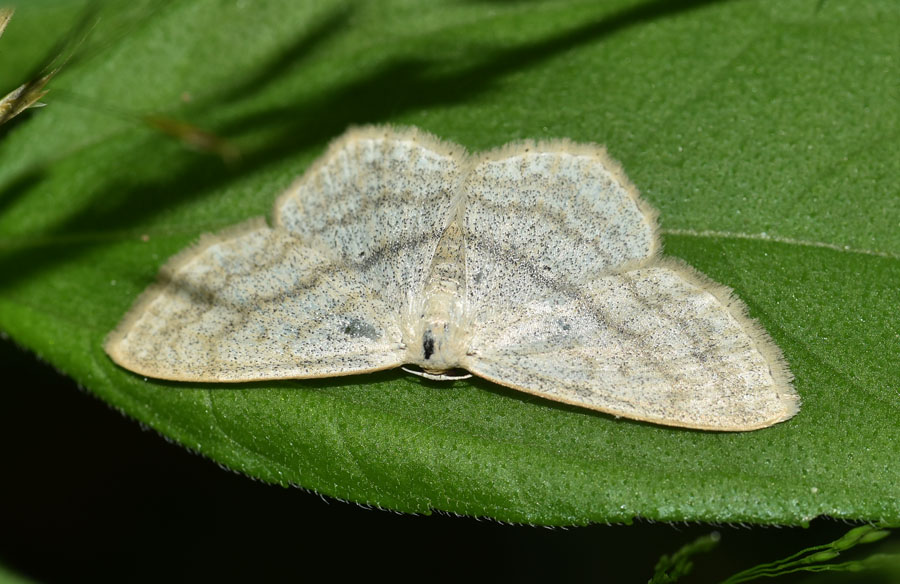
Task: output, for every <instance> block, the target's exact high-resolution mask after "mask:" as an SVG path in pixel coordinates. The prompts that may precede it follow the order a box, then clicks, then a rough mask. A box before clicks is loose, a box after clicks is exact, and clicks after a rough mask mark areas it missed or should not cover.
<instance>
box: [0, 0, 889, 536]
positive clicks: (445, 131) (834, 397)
mask: <svg viewBox="0 0 900 584" xmlns="http://www.w3.org/2000/svg"><path fill="white" fill-rule="evenodd" d="M79 14H80V6H78V5H75V4H72V3H50V2H39V3H28V5H27V6H23V7H21V8H20V10H19V11H18V12H17V13H16V16H15V17H14V18H13V20H12V21H11V22H10V25H9V27H8V28H7V30H6V32H5V34H4V35H3V38H2V39H0V94H5V93H6V91H9V90H11V89H13V88H15V87H17V86H18V85H20V84H22V83H23V82H25V81H26V80H27V75H28V74H29V72H30V71H32V70H33V69H34V67H36V66H38V65H40V63H41V62H42V60H43V59H45V58H46V57H47V56H48V55H49V54H51V53H52V47H53V46H54V45H55V44H56V43H57V42H58V41H59V40H60V39H63V38H65V37H66V34H67V31H69V30H72V27H74V26H75V23H76V22H77V20H78V18H79ZM100 16H101V18H100V19H99V20H98V24H97V25H96V26H95V28H94V29H93V31H92V32H91V34H90V36H89V37H88V39H87V40H86V41H84V43H82V44H81V45H79V48H78V50H77V52H78V56H77V57H76V58H74V59H73V60H72V61H71V62H69V63H68V64H67V65H66V66H65V67H64V68H63V70H62V71H60V73H59V74H58V76H57V77H56V78H54V79H53V80H52V82H51V83H50V84H49V85H48V89H50V93H48V94H47V96H46V97H45V98H44V99H43V101H45V102H46V103H47V104H48V106H47V107H45V108H41V109H38V110H28V111H27V112H25V113H23V114H22V115H20V116H18V117H17V118H16V119H15V120H13V121H11V122H10V123H9V124H6V125H5V126H3V127H2V128H0V273H2V274H3V276H2V279H0V330H3V331H5V332H6V333H7V334H8V335H9V336H10V337H11V338H12V339H13V340H14V341H15V342H17V343H19V344H21V345H24V346H26V347H28V348H30V349H31V350H33V351H34V352H35V353H37V355H39V356H40V357H41V358H43V359H45V360H47V361H48V362H49V363H50V364H51V365H53V366H54V367H57V368H59V369H60V370H62V371H64V372H66V373H67V374H68V375H71V376H72V377H73V378H74V379H76V380H77V381H78V382H79V383H80V384H82V385H84V386H85V387H87V388H88V389H89V390H90V391H91V392H93V393H94V394H96V395H97V396H99V397H101V398H102V399H104V400H106V401H107V402H108V403H110V404H112V405H113V406H115V407H116V408H119V409H121V410H122V411H124V412H126V413H127V414H128V415H129V416H131V417H133V418H135V419H136V420H139V421H140V422H142V423H144V424H147V425H149V426H150V427H152V428H155V429H156V430H158V431H159V432H160V433H162V434H164V435H165V436H168V437H170V438H172V439H174V440H176V441H178V442H179V443H181V444H183V445H184V446H185V447H187V448H190V449H193V450H195V451H197V452H199V453H201V454H203V455H204V456H207V457H209V458H212V459H214V460H216V461H217V462H219V463H221V464H223V465H226V466H228V467H230V468H232V469H235V470H238V471H240V472H243V473H246V474H248V475H251V476H253V477H257V478H259V479H262V480H265V481H269V482H274V483H279V484H283V485H289V484H295V485H300V486H303V487H305V488H309V489H314V490H316V491H318V492H320V493H324V494H327V495H330V496H333V497H340V498H344V499H350V500H353V501H358V502H361V503H366V504H370V505H376V506H380V507H389V508H392V509H397V510H401V511H409V512H419V513H427V512H429V511H430V510H432V509H440V510H444V511H450V512H455V513H464V514H469V515H484V516H491V517H495V518H498V519H502V520H505V521H518V522H530V523H542V524H581V523H586V522H591V521H609V522H618V521H626V522H627V521H630V520H631V519H632V518H633V517H636V516H640V517H646V518H651V519H658V520H671V521H675V520H707V521H729V522H766V523H768V522H777V523H783V524H805V523H806V522H808V521H809V520H810V519H811V518H813V517H815V516H817V515H821V514H827V515H831V516H834V517H842V518H853V519H887V520H894V521H896V520H898V519H900V498H897V497H896V485H897V484H900V464H898V462H897V461H898V460H900V441H898V440H897V437H896V435H897V430H896V428H897V426H896V420H897V417H898V413H900V393H898V390H897V387H898V386H897V381H896V380H897V379H898V377H900V365H898V362H900V360H898V355H900V334H898V326H897V311H898V306H900V286H898V282H900V197H898V196H897V186H896V185H897V184H898V177H900V158H898V157H897V155H896V154H897V152H898V142H900V123H898V120H900V108H898V107H897V103H898V84H897V82H896V80H897V79H898V78H900V47H898V45H897V42H896V31H897V30H898V26H900V7H898V4H897V3H896V2H893V1H892V0H872V1H870V2H864V3H861V2H850V1H849V0H828V1H827V2H824V3H822V2H820V1H818V0H804V1H800V0H796V1H794V0H791V1H784V0H745V1H730V2H725V1H721V2H712V1H703V0H669V1H662V0H658V1H655V2H653V1H650V2H637V1H633V0H617V1H612V2H603V3H598V2H596V1H595V0H582V1H570V2H542V1H530V2H501V1H495V2H489V1H483V2H475V1H473V2H453V1H449V0H448V1H446V2H429V3H420V2H416V1H412V0H408V1H403V0H391V1H384V2H306V3H299V2H295V1H293V0H270V1H267V2H245V3H235V2H227V3H226V2H210V1H201V0H181V1H179V2H164V3H163V2H150V1H145V2H142V3H121V4H119V3H112V4H109V5H104V6H101V15H100ZM4 88H5V89H4ZM149 115H163V116H167V117H169V118H171V119H173V120H180V121H182V122H186V123H188V124H190V125H191V127H196V128H202V129H204V130H206V131H209V132H212V133H213V134H214V135H216V136H219V137H221V138H222V139H227V140H228V141H229V143H231V144H234V145H235V146H236V147H237V148H239V149H240V151H241V153H242V156H241V159H240V161H239V162H237V163H235V164H231V165H226V164H224V163H223V162H222V161H221V160H220V159H219V158H218V157H217V156H215V155H211V154H210V153H209V152H193V151H190V150H189V149H188V148H187V147H186V142H190V141H189V140H187V139H186V137H185V136H184V135H183V134H179V133H178V132H174V133H173V132H169V133H168V134H167V133H166V132H165V131H160V128H159V127H158V126H153V125H151V124H148V123H145V122H144V121H143V120H145V119H146V116H149ZM373 122H374V123H398V124H413V125H417V126H420V127H423V128H425V129H427V130H429V131H431V132H433V133H435V134H437V135H438V136H441V137H444V138H447V139H450V140H453V141H456V142H459V143H461V144H464V145H465V146H467V147H469V148H470V149H472V150H479V149H484V148H488V147H492V146H496V145H499V144H503V143H505V142H508V141H511V140H515V139H520V138H538V139H540V138H544V137H568V138H571V139H573V140H576V141H597V142H604V143H606V144H607V145H608V147H609V149H610V151H611V153H612V154H613V155H614V156H615V157H617V158H618V159H620V160H621V161H622V163H623V165H624V167H625V169H626V170H627V172H628V174H629V175H630V177H631V178H632V180H633V181H634V182H635V183H636V184H637V185H638V187H639V188H641V190H642V191H643V193H644V195H645V196H646V198H647V199H648V200H650V201H651V202H652V203H653V204H654V205H655V206H656V207H658V208H659V209H660V211H661V223H662V226H663V228H664V231H663V235H664V241H665V244H666V250H667V253H668V254H670V255H674V256H678V257H681V258H683V259H684V260H686V261H687V262H688V263H690V264H692V265H693V266H695V267H697V268H698V269H700V270H701V271H703V272H705V273H706V274H707V275H709V276H710V277H712V278H713V279H715V280H716V281H718V282H721V283H723V284H727V285H728V286H731V287H733V288H734V289H735V292H736V293H737V294H738V295H739V296H740V297H741V298H742V299H743V300H744V301H745V302H746V303H747V304H748V306H749V307H750V311H751V313H752V315H753V316H754V317H756V318H758V319H759V320H760V321H761V322H762V324H763V325H764V326H765V327H766V328H767V330H769V331H770V333H771V334H772V336H773V337H774V339H775V341H776V342H777V343H778V344H779V345H780V346H781V347H782V349H783V350H784V352H785V355H786V357H787V359H788V361H789V363H790V365H791V368H792V370H793V372H794V374H795V375H796V387H797V390H798V391H799V393H800V394H801V396H802V398H803V400H804V403H803V408H802V410H801V412H800V414H799V415H798V416H797V417H796V418H794V419H792V420H790V421H789V422H787V423H783V424H779V425H777V426H775V427H773V428H771V429H767V430H761V431H756V432H751V433H739V434H721V433H710V432H697V431H687V430H679V429H672V428H663V427H658V426H653V425H649V424H642V423H638V422H633V421H628V420H621V419H614V418H612V417H610V416H605V415H602V414H596V413H591V412H588V411H583V410H579V409H577V408H573V407H568V406H564V405H560V404H554V403H550V402H547V401H544V400H540V399H537V398H533V397H529V396H527V395H523V394H520V393H517V392H515V391H512V390H507V389H504V388H501V387H498V386H495V385H492V384H490V383H487V382H482V381H477V380H476V381H472V382H471V383H469V382H466V383H460V382H457V383H454V384H443V385H442V384H436V383H430V382H426V381H423V380H420V379H418V378H413V377H411V376H408V375H405V374H402V373H397V372H387V373H382V374H377V375H369V376H359V377H352V378H339V379H333V380H324V381H292V382H282V383H259V384H250V385H241V386H218V385H196V384H175V383H164V382H158V381H153V380H147V379H143V378H141V377H138V376H135V375H132V374H130V373H128V372H127V371H123V370H121V369H119V368H117V367H116V366H114V365H113V364H112V363H111V362H110V361H109V359H108V358H107V357H106V355H105V354H104V353H103V350H102V348H101V342H102V340H103V338H104V336H105V334H106V333H107V332H108V331H109V330H111V329H112V328H113V327H114V326H115V325H116V323H117V322H118V320H119V319H120V318H121V316H122V315H123V314H124V313H125V311H126V310H127V308H128V307H129V306H130V304H131V303H132V302H133V300H134V299H135V297H136V296H137V295H138V294H139V293H140V292H141V291H142V290H143V289H144V288H145V287H146V286H147V285H148V284H150V283H151V282H152V281H153V280H154V277H155V274H156V272H157V270H158V268H159V266H160V265H162V264H163V263H164V262H165V260H166V258H167V257H169V256H170V255H171V254H173V253H175V252H177V251H178V250H180V249H181V248H183V247H184V246H186V245H188V244H189V243H191V242H192V241H193V240H195V239H196V238H197V236H198V235H199V234H201V233H203V232H206V231H210V230H215V229H219V228H222V227H225V226H227V225H230V224H233V223H237V222H239V221H242V220H245V219H247V218H249V217H251V216H255V215H261V214H266V213H268V212H269V209H270V207H271V205H272V203H273V201H274V199H275V197H276V195H277V194H278V193H279V192H280V191H281V190H282V189H283V188H285V187H286V186H287V185H288V184H289V183H290V182H291V181H292V180H293V178H294V177H295V176H297V175H299V174H301V173H302V172H303V171H304V169H305V168H306V167H307V166H308V165H309V163H310V162H311V161H312V160H314V159H315V157H316V156H317V155H318V154H320V153H321V152H322V150H323V148H324V147H325V145H326V143H327V142H328V140H330V139H331V138H333V137H335V136H337V135H339V134H340V133H342V132H343V131H344V129H345V128H346V127H347V126H348V125H349V124H353V123H373Z"/></svg>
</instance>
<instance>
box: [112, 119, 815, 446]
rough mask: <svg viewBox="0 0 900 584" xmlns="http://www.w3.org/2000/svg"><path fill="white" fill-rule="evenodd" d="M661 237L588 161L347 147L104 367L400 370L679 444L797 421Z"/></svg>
mask: <svg viewBox="0 0 900 584" xmlns="http://www.w3.org/2000/svg"><path fill="white" fill-rule="evenodd" d="M656 217H657V213H656V211H655V210H654V209H653V208H652V207H651V206H650V205H649V204H647V203H646V202H645V201H644V200H642V199H641V198H640V197H639V195H638V192H637V189H636V188H635V187H634V186H633V185H632V184H631V182H630V181H629V180H628V178H627V177H626V176H625V174H624V172H623V171H622V169H621V168H620V166H619V165H618V164H617V163H615V162H613V161H612V160H611V159H610V158H609V156H608V155H607V153H606V151H605V150H604V149H603V148H602V147H599V146H596V145H590V144H576V143H573V142H570V141H567V140H558V141H550V142H538V143H535V142H518V143H513V144H509V145H506V146H503V147H501V148H498V149H495V150H492V151H489V152H485V153H480V154H474V155H473V154H468V153H467V152H466V151H465V150H464V149H463V148H462V147H460V146H458V145H456V144H452V143H450V142H446V141H442V140H439V139H437V138H435V137H433V136H431V135H429V134H427V133H425V132H422V131H420V130H418V129H415V128H393V127H363V128H356V129H351V130H350V131H348V132H347V133H346V134H345V135H344V136H342V137H340V138H339V139H337V140H336V141H335V142H333V143H332V144H331V146H330V147H329V148H328V150H327V152H326V153H325V154H324V155H323V156H322V157H321V158H320V159H319V160H318V161H317V162H315V163H314V164H313V165H312V166H311V167H310V168H309V169H308V170H307V171H306V173H305V174H304V175H303V176H302V177H301V178H300V179H299V180H298V181H297V182H296V183H295V184H294V185H292V186H291V187H290V188H289V189H288V190H287V192H285V193H284V194H282V195H281V196H280V197H279V198H278V200H277V202H276V203H275V207H274V212H273V218H272V224H271V226H270V225H269V224H267V222H266V221H265V220H264V219H263V218H256V219H253V220H250V221H248V222H246V223H243V224H241V225H238V226H235V227H232V228H229V229H226V230H224V231H222V232H221V233H217V234H214V235H205V236H203V237H201V239H200V240H199V242H198V243H197V244H195V245H193V246H192V247H190V248H188V249H186V250H184V251H183V252H181V253H180V254H178V255H176V256H175V257H174V258H172V259H171V260H170V261H169V262H168V263H167V264H166V265H165V266H164V267H163V269H162V271H161V274H160V277H159V281H158V282H157V283H156V284H155V285H153V286H151V287H150V288H149V289H148V290H147V291H146V292H145V293H144V294H143V295H142V296H141V297H140V298H139V299H138V300H137V301H136V303H135V304H134V306H133V307H132V309H131V310H130V311H129V312H128V313H127V314H126V315H125V317H124V318H123V320H122V322H121V323H120V324H119V326H118V327H117V328H116V329H115V330H114V331H113V332H112V333H110V334H109V336H108V337H107V339H106V343H105V348H106V351H107V353H108V354H109V356H110V357H111V358H112V359H113V360H114V361H115V362H116V363H118V364H119V365H121V366H122V367H124V368H126V369H129V370H131V371H133V372H135V373H139V374H141V375H146V376H149V377H155V378H160V379H170V380H178V381H195V382H223V383H224V382H243V381H259V380H274V379H295V378H315V377H329V376H338V375H353V374H359V373H365V372H372V371H379V370H383V369H390V368H395V367H400V366H403V367H404V368H405V369H407V370H408V371H410V372H413V373H416V374H418V375H421V376H423V377H427V378H429V379H438V380H441V379H459V378H461V377H467V376H469V375H477V376H479V377H483V378H485V379H488V380H490V381H493V382H495V383H498V384H500V385H504V386H507V387H511V388H514V389H517V390H521V391H523V392H527V393H531V394H535V395H538V396H541V397H544V398H547V399H550V400H556V401H560V402H565V403H568V404H574V405H576V406H581V407H584V408H588V409H591V410H598V411H601V412H606V413H609V414H613V415H615V416H622V417H627V418H633V419H637V420H644V421H648V422H654V423H658V424H664V425H671V426H681V427H686V428H698V429H705V430H732V431H737V430H753V429H757V428H763V427H766V426H770V425H772V424H775V423H777V422H781V421H783V420H786V419H788V418H790V417H791V416H793V415H794V414H795V413H796V412H797V411H798V409H799V398H798V395H797V393H796V392H795V390H794V389H793V387H792V385H791V374H790V371H789V369H788V366H787V364H786V362H785V360H784V358H783V357H782V354H781V352H780V350H779V349H778V347H777V346H776V345H775V343H774V342H773V341H772V340H771V338H770V337H769V335H768V334H767V333H766V332H765V330H763V328H762V327H761V326H760V325H759V324H758V323H757V322H756V321H755V320H752V319H751V318H750V317H749V316H748V315H747V310H746V307H745V305H744V304H743V303H742V302H741V301H740V300H739V299H738V298H737V297H735V296H734V295H733V294H732V293H731V291H730V290H729V289H728V288H726V287H724V286H721V285H719V284H716V283H715V282H712V281H711V280H710V279H709V278H707V277H705V276H703V275H702V274H700V273H699V272H697V271H696V270H694V269H693V268H691V267H690V266H688V265H686V264H685V263H683V262H680V261H677V260H675V259H670V258H665V257H663V256H662V255H661V251H660V237H659V234H658V228H657V222H656ZM460 370H463V371H465V372H466V373H463V374H460V373H459V371H460Z"/></svg>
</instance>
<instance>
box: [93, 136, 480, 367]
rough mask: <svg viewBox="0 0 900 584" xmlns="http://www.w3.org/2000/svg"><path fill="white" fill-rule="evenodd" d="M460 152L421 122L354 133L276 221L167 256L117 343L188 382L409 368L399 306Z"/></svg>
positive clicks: (446, 205) (421, 274)
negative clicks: (424, 128)
mask: <svg viewBox="0 0 900 584" xmlns="http://www.w3.org/2000/svg"><path fill="white" fill-rule="evenodd" d="M461 153H462V149H461V148H460V147H457V146H452V145H450V146H448V145H445V144H443V143H441V142H439V141H437V140H436V139H434V138H431V137H430V136H428V135H426V134H423V133H420V132H418V131H416V130H414V129H410V130H407V131H405V132H402V133H396V132H393V131H391V130H389V129H387V128H362V129H359V130H356V131H354V132H351V133H350V134H348V135H345V136H344V137H343V138H341V139H339V140H338V141H336V142H335V143H334V144H332V146H331V147H330V148H329V151H328V152H327V153H326V154H325V155H324V156H323V157H322V158H321V159H320V161H319V162H317V163H316V164H315V165H313V167H312V168H311V169H310V170H309V171H307V173H306V174H305V175H304V176H303V177H302V178H301V179H300V180H299V181H298V182H297V183H296V184H295V185H294V186H292V187H291V188H290V189H289V190H288V191H287V192H286V193H285V194H284V195H283V196H282V197H281V198H280V199H279V200H278V202H277V203H276V205H275V221H274V223H275V225H274V227H273V228H270V227H268V226H267V225H266V224H265V221H264V220H262V219H256V220H253V221H250V222H248V223H247V224H245V225H242V226H238V227H234V228H231V229H227V230H225V231H224V232H222V233H220V234H216V235H208V236H204V237H203V238H202V239H201V240H200V241H199V242H198V243H197V245H195V246H194V247H192V248H189V249H187V250H185V251H184V252H182V253H180V254H179V255H178V256H176V257H174V258H173V259H171V260H170V261H169V262H168V264H167V265H166V266H165V267H164V268H163V270H162V273H161V277H160V280H159V282H158V283H157V284H156V285H155V286H153V287H151V288H150V289H149V290H148V291H147V292H145V293H144V294H143V295H142V296H141V298H139V299H138V301H137V302H136V303H135V305H134V307H133V308H132V309H131V311H130V312H129V313H128V314H127V315H126V317H125V318H124V319H123V321H122V323H121V324H120V325H119V327H118V328H117V329H116V330H114V331H113V332H112V333H111V334H110V335H109V337H108V338H107V341H106V345H105V347H106V350H107V353H109V355H110V356H111V357H112V358H113V359H114V360H115V361H116V362H117V363H119V364H121V365H123V366H125V367H127V368H128V369H131V370H132V371H135V372H137V373H141V374H143V375H149V376H152V377H158V378H163V379H173V380H179V381H210V382H221V381H251V380H262V379H283V378H301V377H324V376H332V375H347V374H351V373H363V372H367V371H376V370H380V369H387V368H391V367H397V366H399V365H401V364H402V363H403V359H404V356H405V352H404V351H403V350H402V347H401V334H400V328H399V327H400V321H401V315H403V314H405V313H406V312H407V311H408V308H407V307H408V299H409V298H416V297H418V296H419V295H420V294H421V288H422V286H423V281H424V279H425V277H426V276H427V274H426V272H427V269H428V265H429V262H430V259H431V255H433V253H434V249H435V246H436V245H437V241H438V239H439V237H440V235H441V233H442V232H443V230H444V228H445V227H446V225H447V222H448V220H449V219H448V217H449V216H450V213H451V199H452V196H453V193H454V192H456V191H457V190H458V189H457V187H458V182H459V180H460V176H461V171H460V162H461V161H462V160H464V156H463V155H462V154H461Z"/></svg>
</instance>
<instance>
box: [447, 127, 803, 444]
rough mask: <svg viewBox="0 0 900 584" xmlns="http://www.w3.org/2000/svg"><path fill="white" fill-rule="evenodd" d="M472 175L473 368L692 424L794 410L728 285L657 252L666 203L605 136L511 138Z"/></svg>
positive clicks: (786, 379)
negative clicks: (620, 159)
mask: <svg viewBox="0 0 900 584" xmlns="http://www.w3.org/2000/svg"><path fill="white" fill-rule="evenodd" d="M463 188H464V192H465V202H466V210H465V228H464V235H465V238H466V245H467V247H466V262H467V264H466V267H467V271H468V281H467V292H468V305H469V310H470V313H471V314H470V319H469V322H470V340H469V351H468V353H467V355H466V357H465V358H464V361H463V364H462V365H463V367H465V368H466V369H467V370H469V371H470V372H472V373H474V374H475V375H478V376H480V377H484V378H487V379H490V380H492V381H495V382H496V383H500V384H502V385H506V386H509V387H513V388H516V389H519V390H522V391H525V392H529V393H533V394H536V395H540V396H542V397H546V398H549V399H552V400H557V401H562V402H566V403H570V404H576V405H579V406H582V407H587V408H591V409H596V410H600V411H604V412H608V413H611V414H615V415H617V416H626V417H629V418H634V419H639V420H645V421H650V422H656V423H662V424H668V425H675V426H684V427H690V428H700V429H713V430H750V429H754V428H760V427H765V426H769V425H771V424H774V423H776V422H778V421H782V420H784V419H787V418H789V417H791V416H792V415H793V414H794V413H796V411H797V407H798V402H797V399H796V394H795V393H794V392H793V389H792V388H791V387H790V374H789V373H788V370H787V368H786V366H785V365H784V361H783V360H782V358H781V356H780V353H779V352H778V349H777V347H775V345H774V344H773V343H772V342H771V340H769V339H768V336H767V335H766V333H765V331H763V330H762V329H761V328H760V327H759V325H758V324H756V323H755V322H754V321H752V320H751V319H749V318H748V317H747V316H746V315H745V312H744V308H743V305H742V304H741V303H740V301H739V300H737V299H736V298H734V297H732V296H731V295H730V291H729V290H728V289H726V288H724V287H723V286H720V285H718V284H715V283H714V282H711V281H709V280H708V279H707V278H705V277H704V276H702V275H701V274H699V273H697V272H696V271H694V270H693V269H692V268H690V267H689V266H687V265H684V264H682V263H680V262H677V261H674V260H664V259H661V258H659V240H658V236H657V234H656V231H657V227H656V218H655V212H654V211H653V210H652V209H651V208H650V207H648V206H647V205H646V204H645V203H643V202H642V201H641V200H640V198H639V197H638V195H637V191H636V189H634V187H633V186H631V183H630V182H629V181H628V179H627V178H626V177H625V176H624V174H623V173H622V172H621V170H620V169H619V167H618V165H617V164H615V163H614V162H612V161H610V159H609V158H608V157H607V155H606V153H605V151H604V150H603V149H601V148H599V147H594V146H582V145H573V144H570V143H565V142H563V143H560V142H557V143H546V144H518V145H512V146H507V147H504V148H502V149H500V150H498V151H495V152H491V153H488V154H486V155H483V156H482V157H481V158H480V159H479V160H478V161H477V163H476V164H475V166H474V169H473V170H472V171H471V172H470V174H469V176H468V178H467V180H466V182H465V184H464V187H463Z"/></svg>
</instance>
